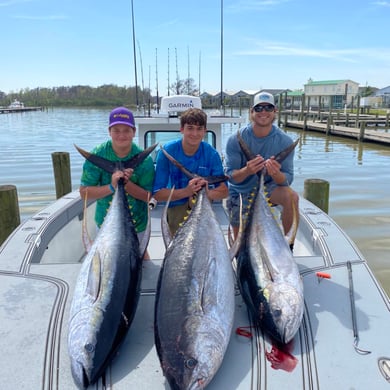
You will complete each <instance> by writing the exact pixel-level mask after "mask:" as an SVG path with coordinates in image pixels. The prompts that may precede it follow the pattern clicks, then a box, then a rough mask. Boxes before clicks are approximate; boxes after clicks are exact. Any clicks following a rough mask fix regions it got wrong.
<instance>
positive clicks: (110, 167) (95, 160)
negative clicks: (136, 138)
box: [74, 144, 157, 173]
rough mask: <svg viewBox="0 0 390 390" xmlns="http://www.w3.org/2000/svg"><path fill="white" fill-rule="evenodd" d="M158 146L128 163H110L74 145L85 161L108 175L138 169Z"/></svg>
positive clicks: (150, 148)
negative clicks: (127, 169) (128, 169)
mask: <svg viewBox="0 0 390 390" xmlns="http://www.w3.org/2000/svg"><path fill="white" fill-rule="evenodd" d="M156 146H157V144H154V145H152V146H149V148H147V149H145V150H143V151H142V152H140V153H138V154H136V155H135V156H133V157H131V158H129V159H128V160H126V161H110V160H107V159H105V158H103V157H100V156H97V155H96V154H92V153H89V152H87V151H86V150H84V149H81V148H79V147H78V146H77V145H74V147H75V148H76V149H77V151H78V152H79V153H80V154H81V155H82V156H83V157H84V158H85V159H87V160H88V161H90V162H91V163H92V164H95V165H96V166H97V167H99V168H101V169H103V170H105V171H106V172H108V173H114V172H115V171H117V170H123V169H125V168H136V167H137V166H138V165H139V164H141V163H142V162H143V161H144V160H145V158H146V157H148V156H149V154H150V153H151V152H152V151H153V150H154V149H155V148H156Z"/></svg>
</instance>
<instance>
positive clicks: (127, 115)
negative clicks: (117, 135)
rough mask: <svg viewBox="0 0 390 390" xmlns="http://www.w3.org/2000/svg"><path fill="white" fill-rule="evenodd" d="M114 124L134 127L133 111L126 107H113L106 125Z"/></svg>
mask: <svg viewBox="0 0 390 390" xmlns="http://www.w3.org/2000/svg"><path fill="white" fill-rule="evenodd" d="M114 125H127V126H130V127H133V128H135V124H134V116H133V113H132V112H131V111H130V110H129V109H127V108H126V107H117V108H114V109H113V110H112V111H111V113H110V124H109V125H108V127H109V128H110V127H111V126H114Z"/></svg>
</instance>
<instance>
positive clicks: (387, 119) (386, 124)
mask: <svg viewBox="0 0 390 390" xmlns="http://www.w3.org/2000/svg"><path fill="white" fill-rule="evenodd" d="M389 115H390V114H389V113H387V114H386V123H385V127H386V129H387V128H388V127H389Z"/></svg>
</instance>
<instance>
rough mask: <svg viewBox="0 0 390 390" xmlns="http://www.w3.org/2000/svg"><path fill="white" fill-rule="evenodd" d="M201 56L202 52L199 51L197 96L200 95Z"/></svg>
mask: <svg viewBox="0 0 390 390" xmlns="http://www.w3.org/2000/svg"><path fill="white" fill-rule="evenodd" d="M201 56H202V52H201V51H200V52H199V93H198V96H200V70H201V69H200V68H201Z"/></svg>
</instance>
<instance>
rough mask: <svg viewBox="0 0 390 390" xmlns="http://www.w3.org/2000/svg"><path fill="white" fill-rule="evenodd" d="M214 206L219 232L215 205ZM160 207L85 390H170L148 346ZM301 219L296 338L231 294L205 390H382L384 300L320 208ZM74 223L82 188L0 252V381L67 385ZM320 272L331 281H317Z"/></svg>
mask: <svg viewBox="0 0 390 390" xmlns="http://www.w3.org/2000/svg"><path fill="white" fill-rule="evenodd" d="M92 209H93V208H91V207H90V208H89V211H88V223H89V225H90V230H91V229H93V226H94V225H93V210H92ZM214 209H215V211H216V214H217V216H218V218H219V221H220V224H221V227H222V228H223V230H224V231H225V232H226V231H227V223H228V220H227V216H226V213H225V210H224V208H223V205H222V203H215V204H214ZM161 212H162V207H161V206H160V207H159V206H158V207H156V208H155V209H154V210H153V211H152V213H151V215H152V234H151V239H150V244H149V253H150V255H151V257H152V260H148V261H144V262H143V276H142V289H141V297H140V301H139V305H138V309H137V312H136V315H135V318H134V321H133V323H132V326H131V328H130V330H129V332H128V334H127V337H126V339H125V341H124V343H123V345H122V346H121V348H120V350H119V352H118V355H117V356H116V357H115V358H114V360H113V362H112V364H111V365H110V366H109V369H108V370H107V372H106V374H105V375H104V377H102V378H101V380H99V382H98V383H97V384H96V385H94V386H91V389H94V390H98V389H99V390H100V389H102V390H103V389H118V390H120V389H129V388H134V389H145V390H148V389H156V390H157V389H169V386H168V384H167V382H166V381H165V378H164V376H163V375H162V370H161V367H160V362H159V360H158V356H157V353H156V349H155V346H154V300H155V294H156V285H157V277H158V273H159V270H160V268H161V265H162V262H163V257H164V249H163V248H164V246H163V242H162V237H161V233H160V231H161V230H160V220H161ZM300 215H301V221H300V229H299V233H298V235H297V241H296V245H295V248H294V257H295V260H296V261H297V263H298V265H299V268H300V271H301V275H302V277H303V282H304V291H305V312H304V317H303V321H302V325H301V327H300V330H299V332H298V333H297V335H296V336H295V338H294V339H293V341H292V342H291V343H290V345H288V346H287V347H286V348H285V349H283V350H281V349H280V348H279V347H278V346H276V345H275V344H274V343H273V342H272V340H270V339H269V338H268V336H266V335H264V334H263V333H262V331H261V329H259V328H257V327H253V326H252V323H251V320H250V318H249V316H248V312H247V309H246V306H245V304H244V302H243V300H242V297H241V295H240V293H239V291H238V289H237V288H236V300H235V321H234V328H233V333H232V336H231V339H230V343H229V347H228V350H227V352H226V355H225V358H224V361H223V363H222V366H221V367H220V369H219V371H218V372H217V374H216V375H215V377H214V379H213V380H212V382H211V383H210V385H209V386H208V389H210V390H216V389H218V390H220V389H239V390H241V389H257V390H259V389H271V390H272V389H281V388H286V386H287V387H288V388H291V389H320V388H322V389H331V388H333V389H367V388H374V389H376V390H377V389H388V386H389V381H390V376H389V371H390V370H389V367H390V364H389V361H390V360H389V351H390V338H389V337H388V324H389V323H390V307H389V300H388V297H387V296H386V294H385V293H384V292H383V290H382V289H381V288H380V287H379V285H378V283H377V281H376V279H375V278H374V277H373V275H372V273H371V271H370V270H369V268H368V266H367V264H366V262H365V261H364V259H363V258H362V257H361V255H360V253H359V251H358V250H357V249H356V247H355V246H354V245H353V244H351V242H350V240H349V238H348V237H347V236H346V235H345V234H344V233H343V231H342V230H341V229H340V228H339V227H338V226H337V225H336V224H335V223H334V222H333V221H332V220H331V219H330V218H329V217H328V216H327V215H326V214H325V213H323V212H321V210H319V209H318V208H316V207H315V206H314V205H312V204H311V203H309V202H308V201H306V200H304V199H301V202H300ZM82 216H83V214H82V202H81V200H80V199H79V197H78V193H76V192H75V193H71V194H69V195H68V196H67V197H64V198H61V199H60V200H59V201H58V202H56V203H55V204H54V205H51V206H49V207H48V208H46V209H45V210H43V211H42V212H40V213H38V214H37V215H36V216H35V217H34V218H32V219H29V220H28V221H26V222H25V223H24V224H23V225H21V226H20V228H19V229H17V230H16V231H15V232H14V233H13V234H12V235H11V236H10V237H9V239H8V240H7V241H6V243H4V245H3V246H2V247H0V296H1V297H3V299H2V301H1V304H0V318H1V319H2V320H1V325H0V347H1V350H2V356H3V359H2V364H1V365H0V375H1V378H2V381H3V383H7V385H8V388H10V389H16V388H31V389H45V390H46V389H61V390H68V389H73V388H75V386H74V383H73V379H72V376H71V371H70V361H69V357H68V352H67V331H68V329H67V324H68V320H69V309H70V303H71V300H72V295H73V290H74V286H75V283H76V278H77V275H78V273H79V270H80V265H81V261H82V257H83V255H82V254H83V253H84V249H83V248H82V243H81V223H82ZM55 233H58V234H55ZM53 237H54V238H53ZM69 237H73V238H75V237H76V238H77V237H78V239H73V240H70V241H69ZM64 243H65V245H64ZM11 255H12V256H11ZM348 262H350V264H351V273H350V272H349V270H348V267H347V264H348ZM320 271H321V272H326V273H328V274H329V276H330V278H329V279H323V278H319V277H318V276H317V272H320ZM351 275H352V277H353V286H354V293H353V294H352V295H351V288H350V282H349V280H350V276H351ZM352 303H354V307H355V311H356V318H355V323H354V320H353V316H352ZM355 333H357V334H358V340H357V341H358V346H359V347H360V348H362V349H364V350H368V351H371V353H370V354H361V353H358V352H357V351H356V350H355V348H354V345H353V344H354V341H355ZM21 335H22V337H21ZM5 357H6V358H5ZM381 372H382V375H381V374H380V373H381Z"/></svg>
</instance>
